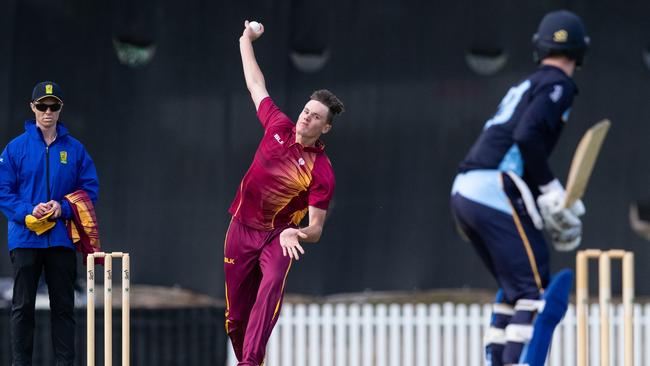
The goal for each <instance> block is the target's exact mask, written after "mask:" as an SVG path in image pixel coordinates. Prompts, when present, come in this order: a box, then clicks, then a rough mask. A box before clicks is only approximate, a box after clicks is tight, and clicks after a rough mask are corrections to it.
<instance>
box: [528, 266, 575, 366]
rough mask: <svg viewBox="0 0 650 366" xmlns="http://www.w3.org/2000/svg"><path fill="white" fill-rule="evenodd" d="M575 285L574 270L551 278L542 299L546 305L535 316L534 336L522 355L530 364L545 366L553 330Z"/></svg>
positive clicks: (565, 307) (566, 305) (566, 306)
mask: <svg viewBox="0 0 650 366" xmlns="http://www.w3.org/2000/svg"><path fill="white" fill-rule="evenodd" d="M572 287H573V271H571V270H570V269H564V270H562V271H560V272H558V273H557V274H555V276H553V278H552V279H551V282H550V284H549V285H548V287H547V288H546V291H545V292H544V295H543V297H542V299H543V300H544V307H543V309H542V310H541V311H540V313H539V314H537V317H535V322H534V323H533V337H532V338H531V340H530V343H528V346H527V347H526V349H525V350H524V354H523V355H522V359H523V360H524V361H523V362H524V363H525V364H528V365H530V366H544V362H545V361H546V356H547V354H548V349H549V346H550V344H551V340H552V339H553V331H554V330H555V327H556V326H557V325H558V324H559V323H560V321H561V320H562V318H563V317H564V314H565V313H566V311H567V308H568V307H569V295H570V293H571V288H572Z"/></svg>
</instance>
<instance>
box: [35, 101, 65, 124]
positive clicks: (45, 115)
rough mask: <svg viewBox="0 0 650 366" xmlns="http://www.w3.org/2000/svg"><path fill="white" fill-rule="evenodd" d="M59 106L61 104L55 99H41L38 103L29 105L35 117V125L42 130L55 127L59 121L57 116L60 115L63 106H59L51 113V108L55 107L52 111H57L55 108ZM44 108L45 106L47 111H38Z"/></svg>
mask: <svg viewBox="0 0 650 366" xmlns="http://www.w3.org/2000/svg"><path fill="white" fill-rule="evenodd" d="M59 105H61V102H59V100H58V99H56V98H43V99H41V100H39V101H36V102H32V103H30V106H31V108H32V111H33V112H34V116H35V117H36V124H37V125H38V126H39V127H43V128H51V127H53V126H55V125H56V122H57V121H58V120H59V115H60V114H61V110H62V109H63V106H62V105H61V106H60V107H61V108H59V109H58V110H57V111H52V108H53V107H52V106H55V107H54V109H57V108H56V107H57V106H59ZM45 106H47V109H45V110H44V111H40V110H39V109H38V108H40V109H43V108H45ZM37 107H38V108H37Z"/></svg>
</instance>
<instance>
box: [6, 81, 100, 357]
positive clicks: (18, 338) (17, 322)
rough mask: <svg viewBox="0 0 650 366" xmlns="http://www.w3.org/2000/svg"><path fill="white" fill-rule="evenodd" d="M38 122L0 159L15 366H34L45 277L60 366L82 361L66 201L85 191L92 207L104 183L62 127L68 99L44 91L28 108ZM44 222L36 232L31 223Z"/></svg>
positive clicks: (53, 89)
mask: <svg viewBox="0 0 650 366" xmlns="http://www.w3.org/2000/svg"><path fill="white" fill-rule="evenodd" d="M29 105H30V107H31V110H32V112H33V113H34V117H35V118H34V119H33V120H28V121H26V122H25V132H24V133H22V134H21V135H20V136H18V137H16V138H15V139H13V140H12V141H11V142H9V144H8V145H7V146H6V147H5V149H4V151H3V152H2V155H0V210H2V213H4V215H5V216H6V217H7V221H8V229H7V232H8V240H7V241H8V245H9V253H10V258H11V263H12V266H13V277H14V289H13V298H12V305H11V349H12V356H13V363H12V365H13V366H28V365H31V364H32V351H33V346H34V305H35V300H36V289H37V286H38V281H39V277H40V275H41V273H45V281H46V283H47V287H48V292H49V296H50V310H51V324H52V343H53V345H54V355H55V360H56V363H55V365H56V366H68V365H72V364H73V361H74V357H75V349H74V340H75V335H74V332H75V320H74V281H75V277H76V263H77V262H76V251H75V246H74V244H73V243H72V241H71V240H70V238H69V237H68V233H67V230H66V225H65V220H68V219H70V218H72V210H71V208H70V205H69V204H68V203H67V201H65V200H63V197H64V196H65V195H66V194H68V193H72V192H74V191H76V190H79V189H82V190H84V191H86V193H88V195H89V196H90V198H91V200H92V201H93V203H94V202H95V201H96V200H97V193H98V188H99V183H98V180H97V173H96V172H95V165H94V164H93V161H92V159H91V158H90V155H88V152H86V149H85V148H84V146H83V145H82V144H81V142H79V141H78V140H77V139H75V138H73V137H72V136H71V135H70V134H69V133H68V129H67V128H66V127H65V126H64V125H63V124H62V123H61V122H59V116H60V114H61V110H62V108H63V93H62V91H61V88H60V87H59V86H58V85H57V84H56V83H53V82H50V81H46V82H41V83H38V84H37V85H36V86H35V87H34V90H33V92H32V98H31V101H30V103H29ZM29 215H32V216H33V217H30V219H31V220H34V219H40V220H38V223H39V224H40V226H39V227H38V228H37V229H35V228H34V227H33V226H32V225H31V224H30V227H29V228H28V226H27V225H26V218H27V217H28V216H29Z"/></svg>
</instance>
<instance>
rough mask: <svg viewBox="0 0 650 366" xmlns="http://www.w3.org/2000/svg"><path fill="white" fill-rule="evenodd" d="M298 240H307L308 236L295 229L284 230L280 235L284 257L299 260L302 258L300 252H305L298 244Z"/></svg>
mask: <svg viewBox="0 0 650 366" xmlns="http://www.w3.org/2000/svg"><path fill="white" fill-rule="evenodd" d="M298 238H301V239H306V238H307V234H305V233H303V232H302V231H300V230H299V229H294V228H288V229H284V230H283V231H282V233H280V246H281V247H282V255H284V256H285V257H286V256H287V255H289V257H290V258H292V259H295V260H298V259H299V258H300V257H299V255H298V252H300V254H305V250H304V249H302V246H301V245H300V243H299V242H298Z"/></svg>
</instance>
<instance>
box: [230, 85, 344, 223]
mask: <svg viewBox="0 0 650 366" xmlns="http://www.w3.org/2000/svg"><path fill="white" fill-rule="evenodd" d="M257 117H258V118H259V120H260V122H262V126H263V127H264V130H265V132H264V137H263V138H262V141H261V142H260V145H259V146H258V148H257V152H255V157H254V158H253V163H252V164H251V166H250V168H249V169H248V172H246V175H245V176H244V179H242V181H241V184H240V185H239V189H238V191H237V195H236V196H235V199H234V201H233V203H232V205H231V206H230V209H229V210H228V212H230V213H231V214H232V215H233V217H234V218H235V219H236V220H238V221H239V222H241V223H242V224H244V225H246V226H249V227H252V228H254V229H258V230H273V229H274V228H278V227H283V226H289V225H298V224H299V223H300V221H302V219H303V217H305V215H306V214H307V212H308V211H309V206H315V207H318V208H320V209H323V210H327V208H328V206H329V202H330V200H331V199H332V195H333V193H334V186H335V181H334V171H333V170H332V164H331V163H330V160H329V159H328V158H327V155H325V152H324V150H325V145H323V143H322V142H321V141H320V140H319V141H317V142H316V144H315V146H310V147H303V146H302V145H301V144H299V143H297V142H296V127H295V124H294V123H293V122H292V121H291V120H290V119H289V117H287V116H286V115H285V114H284V113H282V111H281V110H280V109H279V108H278V107H277V106H276V105H275V103H273V100H271V98H270V97H266V98H264V99H263V100H262V102H261V103H260V105H259V108H258V110H257Z"/></svg>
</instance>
